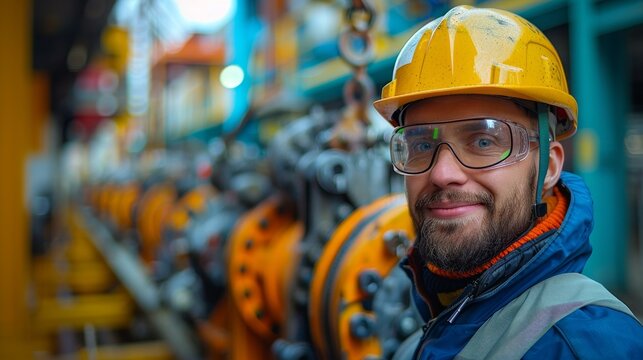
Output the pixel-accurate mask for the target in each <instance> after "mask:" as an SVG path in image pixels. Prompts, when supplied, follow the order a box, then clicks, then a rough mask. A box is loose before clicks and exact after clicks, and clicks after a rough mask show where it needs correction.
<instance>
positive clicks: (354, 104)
mask: <svg viewBox="0 0 643 360" xmlns="http://www.w3.org/2000/svg"><path fill="white" fill-rule="evenodd" d="M348 1H349V2H350V4H349V6H348V8H347V9H346V20H347V22H348V25H349V27H348V29H346V30H344V31H343V32H342V33H341V34H340V36H339V54H340V56H341V57H342V59H344V61H346V63H347V64H348V65H350V66H351V68H352V76H351V78H350V79H349V80H348V81H347V82H346V84H344V102H345V103H346V109H345V112H344V117H343V119H342V122H341V124H338V126H339V127H340V128H341V129H336V130H337V131H342V133H343V134H336V135H337V136H338V137H340V138H341V140H342V142H343V143H345V145H349V146H348V147H350V148H355V147H356V146H359V145H358V144H356V143H359V142H363V138H364V136H365V134H364V132H365V130H364V126H365V125H367V124H368V123H369V120H368V109H369V106H370V102H371V100H372V98H373V95H374V85H373V81H372V80H371V78H370V77H369V76H368V74H367V72H366V66H368V64H370V63H371V62H372V61H373V58H374V57H375V52H374V50H373V38H372V36H371V29H372V27H373V24H374V22H375V11H374V10H373V7H372V6H371V5H370V4H369V3H368V1H367V0H348ZM346 143H350V144H346ZM342 147H346V146H342Z"/></svg>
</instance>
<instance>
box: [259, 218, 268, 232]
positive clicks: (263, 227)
mask: <svg viewBox="0 0 643 360" xmlns="http://www.w3.org/2000/svg"><path fill="white" fill-rule="evenodd" d="M268 225H270V222H269V221H268V219H266V218H263V219H261V220H259V227H260V228H261V230H266V229H267V228H268Z"/></svg>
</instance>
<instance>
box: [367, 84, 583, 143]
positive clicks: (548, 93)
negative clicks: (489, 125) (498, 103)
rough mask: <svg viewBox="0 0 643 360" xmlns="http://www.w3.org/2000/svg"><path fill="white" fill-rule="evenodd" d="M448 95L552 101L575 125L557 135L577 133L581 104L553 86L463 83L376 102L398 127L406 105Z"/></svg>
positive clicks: (375, 105) (559, 138)
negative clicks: (401, 111)
mask: <svg viewBox="0 0 643 360" xmlns="http://www.w3.org/2000/svg"><path fill="white" fill-rule="evenodd" d="M447 95H494V96H506V97H512V98H517V99H523V100H528V101H535V102H541V103H545V104H549V105H552V106H555V107H558V108H560V109H563V110H564V112H565V113H566V115H567V117H566V118H560V119H559V120H563V121H570V122H572V126H571V127H569V130H567V131H566V132H563V133H560V134H557V139H558V140H563V139H565V138H568V137H570V136H572V135H573V134H574V132H576V127H577V117H578V105H577V103H576V100H575V99H574V98H573V97H572V96H571V95H569V94H567V93H565V92H563V91H559V90H556V89H552V88H550V87H536V86H524V85H520V86H511V85H505V84H503V85H475V86H461V87H452V88H445V89H437V90H427V91H419V92H414V93H411V94H405V95H398V96H392V97H389V98H386V99H381V100H377V101H375V102H374V103H373V106H374V107H375V109H376V110H377V111H378V112H379V113H380V115H382V116H383V117H384V118H385V119H386V120H387V121H388V122H389V123H391V125H393V126H398V125H399V122H398V119H397V118H396V117H395V116H396V112H397V110H398V109H400V108H401V107H402V106H404V105H406V104H410V103H412V102H415V101H419V100H424V99H430V98H434V97H439V96H447Z"/></svg>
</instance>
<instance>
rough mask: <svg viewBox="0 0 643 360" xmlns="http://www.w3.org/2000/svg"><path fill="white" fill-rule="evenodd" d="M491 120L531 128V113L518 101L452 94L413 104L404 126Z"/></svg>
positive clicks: (404, 118) (408, 111)
mask: <svg viewBox="0 0 643 360" xmlns="http://www.w3.org/2000/svg"><path fill="white" fill-rule="evenodd" d="M481 117H491V118H496V119H501V120H508V121H513V122H517V123H520V124H522V125H524V126H526V127H532V126H531V119H530V117H529V115H528V113H527V111H526V110H525V109H524V108H522V107H520V106H519V105H518V104H516V103H515V102H513V101H511V100H509V99H504V98H499V97H493V96H484V95H452V96H443V97H437V98H431V99H426V100H421V101H417V102H415V103H412V104H411V105H409V106H408V107H407V108H406V109H405V111H404V115H403V118H402V121H403V123H404V125H412V124H421V123H431V122H441V121H449V120H463V119H475V118H481Z"/></svg>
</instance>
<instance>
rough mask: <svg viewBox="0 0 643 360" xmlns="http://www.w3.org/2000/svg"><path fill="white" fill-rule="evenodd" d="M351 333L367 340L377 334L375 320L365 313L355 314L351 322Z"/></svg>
mask: <svg viewBox="0 0 643 360" xmlns="http://www.w3.org/2000/svg"><path fill="white" fill-rule="evenodd" d="M349 327H350V332H351V335H352V336H353V337H355V338H357V339H359V340H366V339H368V338H370V337H371V336H373V335H374V334H375V320H373V318H372V317H370V316H367V315H366V314H363V313H357V314H355V315H353V316H352V317H351V319H350V323H349Z"/></svg>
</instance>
